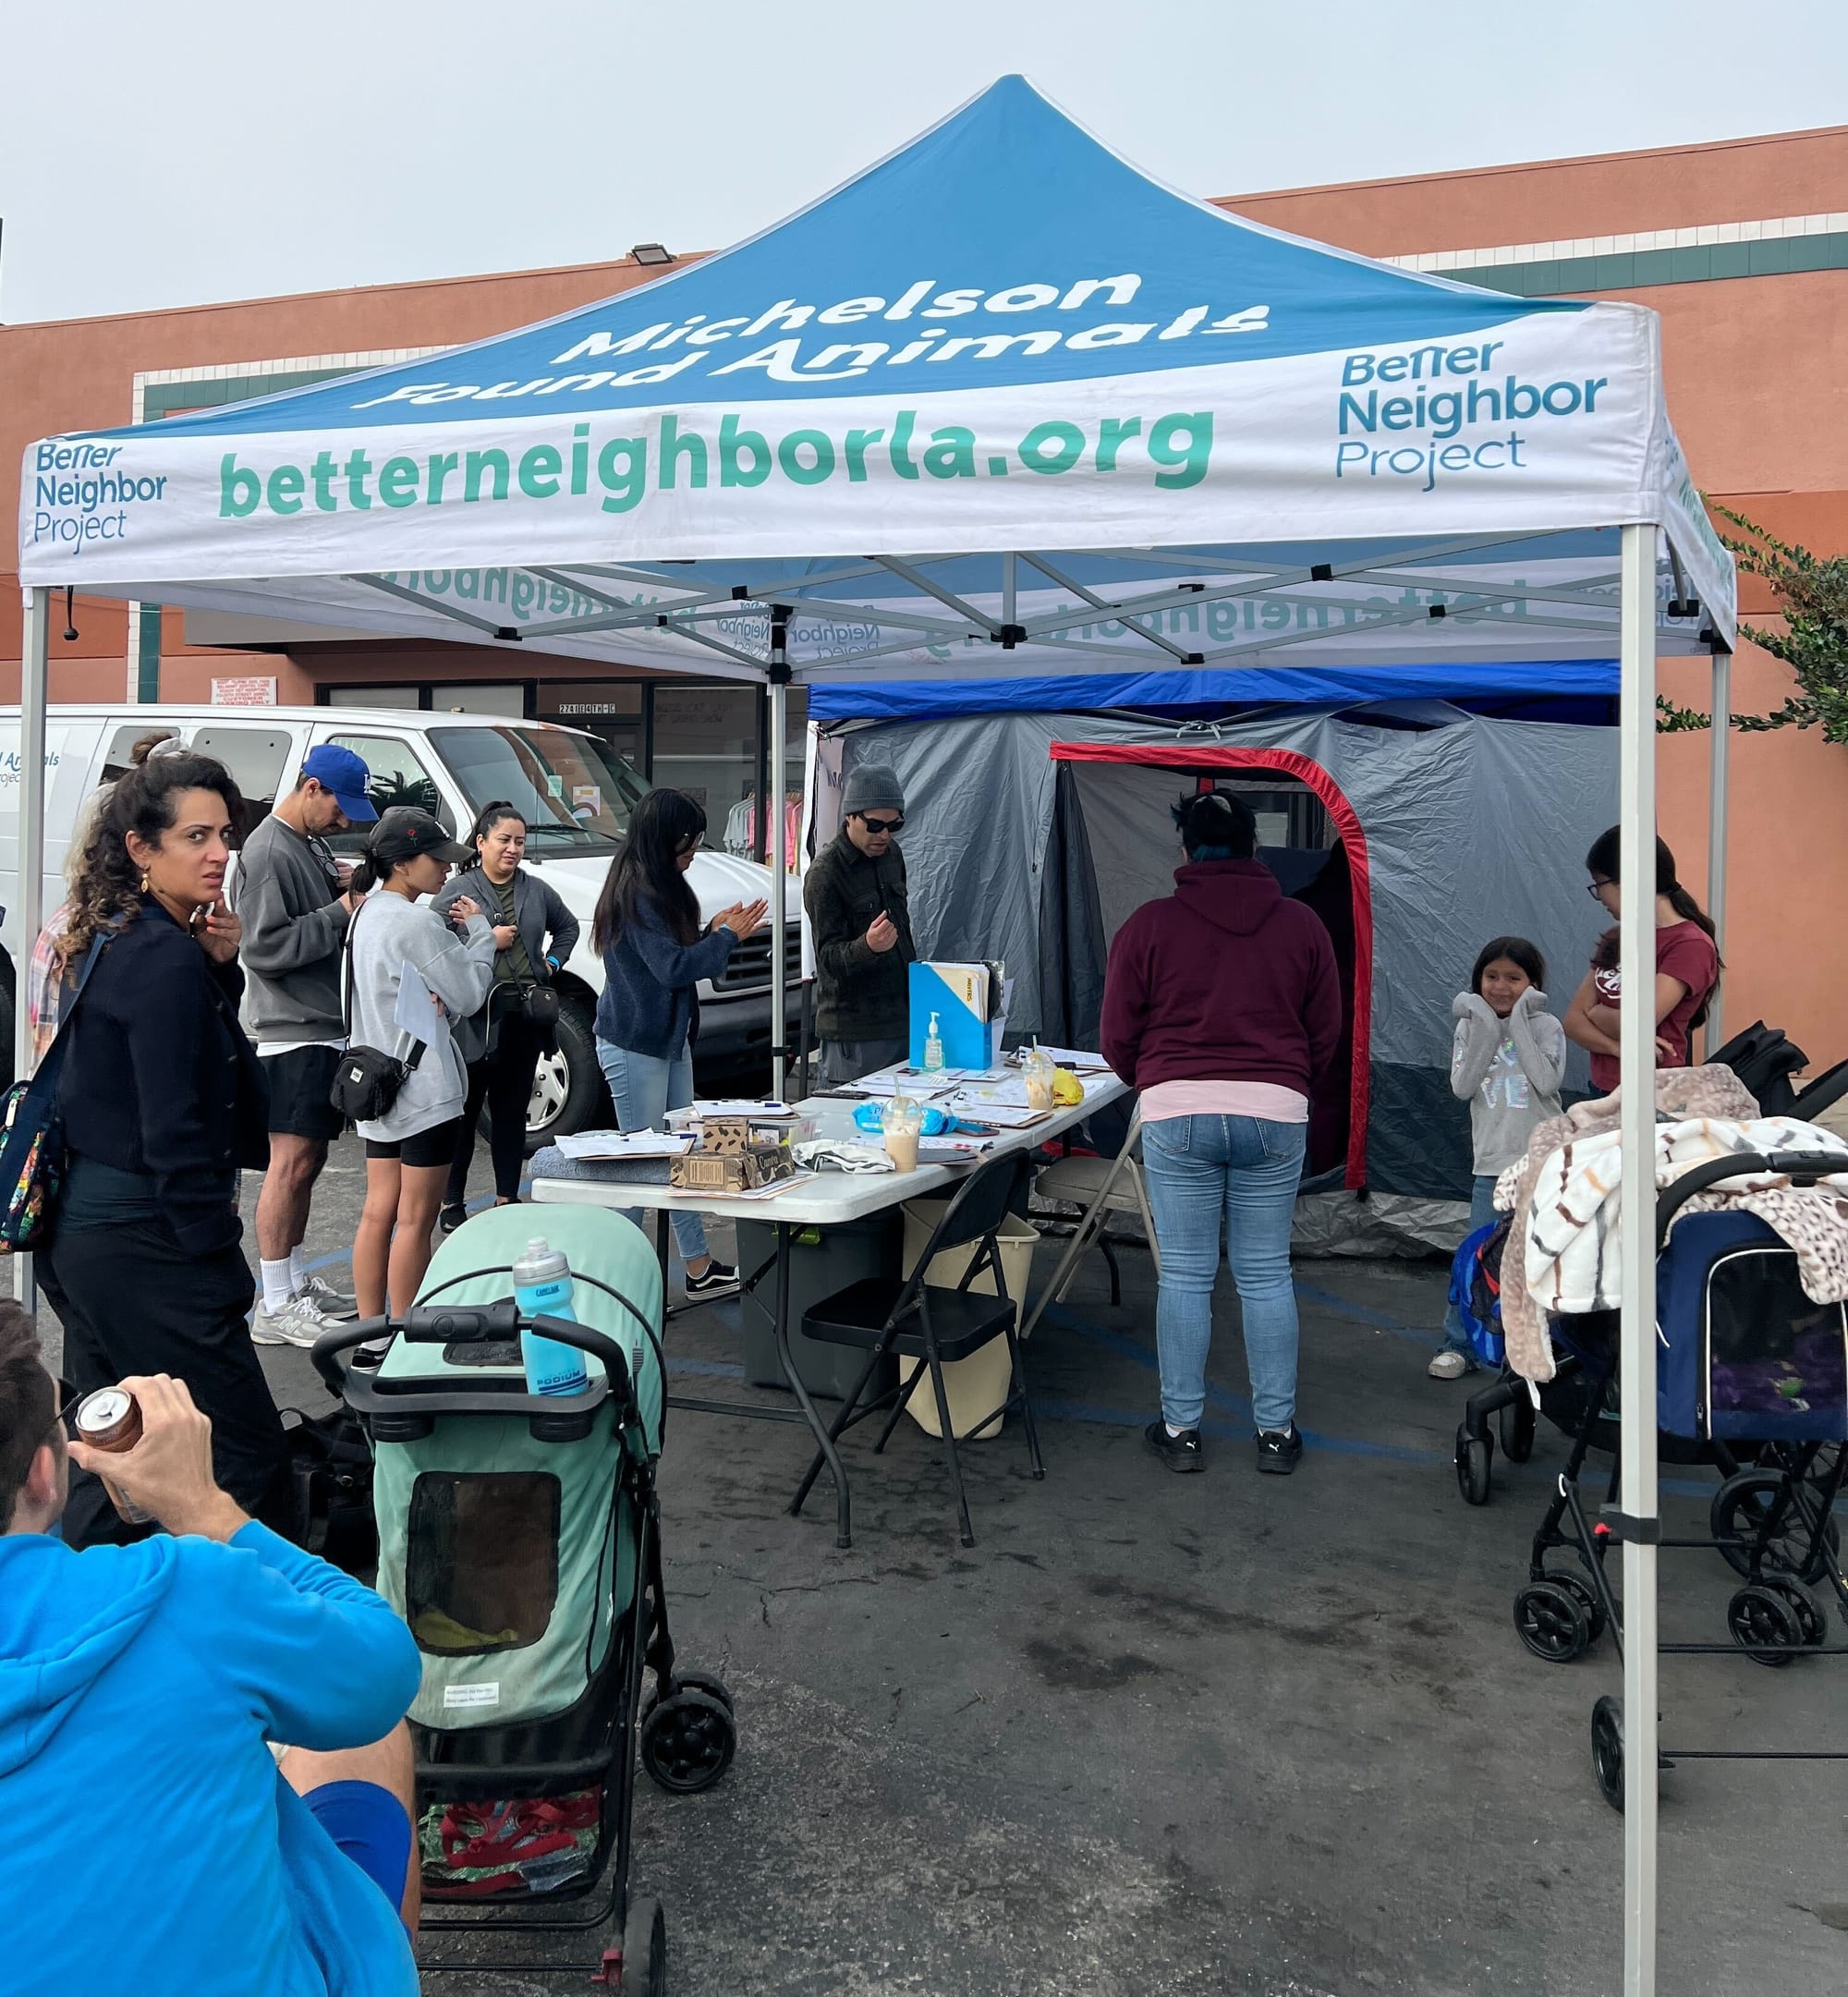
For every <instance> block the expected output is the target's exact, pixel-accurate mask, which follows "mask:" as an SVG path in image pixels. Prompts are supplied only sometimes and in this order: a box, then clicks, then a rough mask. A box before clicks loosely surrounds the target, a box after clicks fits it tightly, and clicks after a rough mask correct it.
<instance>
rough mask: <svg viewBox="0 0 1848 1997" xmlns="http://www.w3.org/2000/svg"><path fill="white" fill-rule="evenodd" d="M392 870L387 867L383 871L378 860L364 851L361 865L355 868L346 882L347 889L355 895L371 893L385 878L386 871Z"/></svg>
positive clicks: (360, 860) (360, 858) (360, 859)
mask: <svg viewBox="0 0 1848 1997" xmlns="http://www.w3.org/2000/svg"><path fill="white" fill-rule="evenodd" d="M390 871H391V870H390V869H389V868H386V869H385V870H384V872H381V871H380V870H379V863H378V861H377V860H375V859H374V858H372V856H371V854H370V853H362V854H361V855H360V856H359V865H358V866H357V867H355V868H354V870H353V873H352V877H351V879H349V880H348V882H347V883H346V887H347V891H348V892H349V893H350V894H354V895H370V894H371V892H372V890H373V889H374V888H375V887H377V886H378V884H379V883H380V882H381V881H383V879H384V878H385V873H389V872H390Z"/></svg>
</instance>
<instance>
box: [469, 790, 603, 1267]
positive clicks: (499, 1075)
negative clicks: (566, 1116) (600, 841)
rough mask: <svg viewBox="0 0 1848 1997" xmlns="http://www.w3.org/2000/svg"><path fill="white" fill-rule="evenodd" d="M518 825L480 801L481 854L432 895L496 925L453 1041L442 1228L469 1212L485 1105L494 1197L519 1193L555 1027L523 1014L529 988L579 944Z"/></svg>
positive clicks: (501, 809)
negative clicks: (458, 1113) (477, 991)
mask: <svg viewBox="0 0 1848 1997" xmlns="http://www.w3.org/2000/svg"><path fill="white" fill-rule="evenodd" d="M526 829H527V828H526V820H525V819H524V818H522V817H521V816H520V814H519V811H518V810H517V809H516V807H515V806H513V805H511V804H509V803H508V802H507V801H506V800H505V798H503V799H500V800H498V801H497V802H495V803H493V804H491V805H489V806H487V808H486V809H485V810H483V811H482V813H481V815H480V818H478V819H477V820H476V821H475V829H474V831H473V833H472V834H470V835H469V837H470V843H471V844H472V845H473V846H474V848H475V851H476V853H477V854H478V855H479V856H480V857H479V858H478V859H477V861H476V864H475V865H474V866H473V867H471V868H469V869H468V871H467V872H466V873H462V874H458V875H457V876H456V879H455V880H453V881H451V882H450V883H449V884H448V885H447V886H446V887H445V888H444V890H443V892H442V893H441V894H440V895H438V896H437V897H436V902H435V907H436V911H437V913H438V914H439V915H442V914H445V913H446V912H447V909H448V906H449V904H450V903H451V902H452V901H455V900H456V899H457V897H458V896H461V895H467V896H468V898H469V899H470V900H472V901H474V902H476V903H478V904H479V905H480V908H481V910H482V912H483V913H484V914H485V915H486V916H487V918H488V919H489V921H490V922H492V924H493V925H494V943H495V946H496V947H495V951H494V981H493V983H492V986H491V987H490V988H489V991H488V1000H487V1004H486V1005H483V1006H482V1008H481V1010H480V1012H478V1013H474V1014H471V1015H470V1016H469V1017H468V1018H467V1019H463V1020H458V1021H457V1022H456V1044H457V1045H458V1047H459V1048H460V1050H461V1053H462V1057H463V1059H464V1060H465V1061H467V1063H468V1102H467V1104H466V1106H465V1107H464V1109H463V1112H462V1121H461V1123H460V1125H459V1126H457V1132H456V1156H455V1158H454V1160H453V1162H452V1163H451V1164H450V1167H449V1184H448V1187H447V1188H446V1189H445V1191H444V1201H443V1215H442V1221H441V1225H442V1228H443V1231H444V1233H445V1234H448V1233H450V1232H451V1231H452V1230H453V1229H455V1228H457V1227H459V1226H461V1224H462V1222H463V1220H464V1218H465V1217H466V1215H467V1212H468V1206H467V1201H468V1167H469V1165H470V1163H472V1162H473V1160H474V1156H475V1132H476V1129H477V1127H478V1126H479V1125H480V1118H481V1110H482V1107H483V1105H484V1104H485V1105H486V1108H487V1111H488V1151H489V1154H490V1155H491V1156H492V1160H493V1164H494V1203H495V1204H496V1205H497V1206H506V1205H507V1204H509V1203H510V1202H511V1201H512V1200H514V1199H517V1197H518V1194H519V1180H520V1167H521V1165H522V1164H523V1163H525V1159H526V1131H527V1113H528V1108H529V1104H530V1102H531V1101H532V1081H533V1076H534V1075H535V1073H536V1072H537V1071H538V1068H539V1062H540V1057H541V1054H549V1053H553V1051H554V1048H555V1046H556V1041H555V1039H554V1036H553V1029H551V1028H550V1027H546V1026H542V1025H536V1024H535V1023H534V1022H533V1021H532V1020H530V1019H529V1017H527V1014H528V1005H527V995H528V993H529V992H531V991H533V990H534V988H535V987H537V986H541V985H548V984H550V983H551V982H552V979H553V973H554V972H555V971H556V970H557V968H558V967H559V966H560V965H561V964H563V963H564V962H565V959H566V958H567V957H568V956H570V955H571V952H572V949H573V947H574V946H575V945H576V944H577V917H576V916H575V915H573V914H572V913H571V911H570V909H568V908H567V907H565V904H564V903H563V902H562V901H561V900H560V899H559V898H558V896H557V895H555V894H554V893H553V890H552V889H551V888H550V887H548V886H547V885H546V884H545V883H544V882H543V881H541V880H540V879H538V878H537V876H535V875H533V874H530V873H529V872H528V871H526V869H525V868H524V867H522V866H521V865H520V862H521V860H522V859H524V858H525V857H526Z"/></svg>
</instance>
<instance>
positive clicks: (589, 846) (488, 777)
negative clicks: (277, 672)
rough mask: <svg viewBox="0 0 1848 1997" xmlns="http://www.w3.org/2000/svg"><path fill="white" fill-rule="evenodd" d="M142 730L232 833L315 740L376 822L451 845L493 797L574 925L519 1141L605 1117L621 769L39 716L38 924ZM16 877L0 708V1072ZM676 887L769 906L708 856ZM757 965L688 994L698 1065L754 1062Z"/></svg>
mask: <svg viewBox="0 0 1848 1997" xmlns="http://www.w3.org/2000/svg"><path fill="white" fill-rule="evenodd" d="M157 728H165V729H172V730H173V731H175V732H176V734H178V735H179V736H180V737H182V738H183V739H184V740H185V741H186V742H187V744H188V747H190V748H192V749H198V750H200V751H201V753H202V754H205V755H209V756H215V757H217V759H218V760H219V761H221V762H222V763H224V765H225V768H226V769H227V770H229V771H230V773H231V774H232V776H233V777H234V778H235V779H236V781H237V786H238V788H239V789H240V790H241V791H242V792H243V794H244V798H245V799H246V802H247V805H248V807H249V817H248V820H247V823H246V826H245V828H244V829H246V830H248V829H249V825H253V824H255V823H256V822H257V820H258V819H259V818H261V817H262V816H263V815H264V814H265V813H266V812H267V811H268V810H269V809H270V807H271V805H272V804H273V803H274V801H275V799H276V798H278V797H280V796H282V795H284V794H285V793H286V792H287V791H288V790H290V789H292V788H293V787H294V785H295V780H296V773H297V772H298V769H299V768H300V765H301V760H302V758H303V757H304V756H306V755H307V754H308V752H309V750H310V749H312V748H313V747H314V746H315V745H316V744H318V743H321V742H337V743H339V744H340V746H341V747H342V748H343V749H351V750H353V752H354V753H355V754H356V755H358V756H359V757H361V758H362V759H363V760H364V761H365V764H366V767H367V768H368V769H369V770H370V771H371V773H372V781H371V795H372V799H373V802H374V803H375V804H376V805H377V806H378V808H379V810H382V811H383V810H387V809H388V808H389V807H391V806H392V805H395V804H415V805H421V806H423V807H424V808H425V809H426V810H432V811H434V812H435V814H436V816H437V817H438V818H439V819H440V820H441V821H442V822H443V823H444V826H445V827H446V828H448V829H449V830H450V831H452V832H454V833H456V835H457V836H460V837H466V836H467V834H468V828H469V827H470V826H471V825H472V824H473V822H474V821H475V818H476V815H477V814H478V813H479V812H480V809H481V807H482V806H483V805H485V804H488V803H490V802H492V800H493V799H495V798H510V799H511V800H512V801H513V803H514V804H515V805H517V807H518V808H519V810H521V811H523V812H524V813H525V814H526V816H527V819H528V822H529V826H530V828H531V829H530V832H529V836H528V839H527V853H526V857H527V864H528V865H529V866H530V867H532V868H534V869H535V870H537V871H539V872H541V873H542V874H543V875H544V877H545V879H546V881H547V882H548V883H550V884H551V885H552V886H553V888H555V889H556V890H557V892H558V895H559V897H560V899H561V900H563V901H564V902H565V905H566V906H567V907H569V908H570V909H571V911H572V913H573V914H574V915H576V916H577V919H578V920H579V922H580V923H581V924H582V925H583V926H582V929H581V931H580V932H579V934H578V939H577V948H576V949H575V950H574V951H573V952H572V954H571V958H570V961H569V962H568V963H567V964H566V965H565V968H564V969H563V971H562V972H561V973H560V977H559V992H560V996H561V998H562V999H563V1001H564V1004H563V1006H562V1009H561V1015H560V1020H559V1034H558V1053H557V1054H556V1055H555V1056H553V1058H552V1059H551V1060H550V1061H542V1062H541V1064H540V1069H539V1075H538V1078H537V1079H536V1081H535V1083H534V1085H533V1099H532V1112H531V1118H530V1127H531V1131H532V1134H533V1136H534V1137H539V1136H541V1135H543V1136H548V1137H550V1136H557V1135H560V1134H562V1133H565V1132H568V1131H573V1130H577V1129H581V1128H583V1127H584V1126H586V1125H590V1124H593V1123H595V1122H596V1121H597V1120H598V1119H599V1117H600V1116H601V1115H602V1114H605V1113H604V1111H603V1108H602V1105H603V1103H604V1102H605V1100H606V1099H605V1097H604V1093H603V1079H602V1074H601V1072H600V1071H599V1069H598V1066H597V1051H596V1041H595V1035H594V1031H593V1029H592V1023H591V1022H592V1019H593V1017H594V1015H595V1013H596V1009H597V997H598V994H599V993H600V992H602V989H603V971H602V964H601V963H600V962H599V961H598V959H597V957H596V956H595V955H594V953H593V952H592V951H591V948H590V912H591V910H592V908H593V907H595V905H596V900H597V894H598V891H599V889H601V888H602V884H603V876H604V874H605V872H606V871H607V870H608V867H609V862H610V856H611V854H612V853H614V851H615V849H616V845H617V842H618V841H619V840H620V839H621V838H622V836H623V834H624V833H625V831H626V828H627V824H628V813H629V809H630V807H631V806H632V805H633V804H634V803H635V801H636V799H637V798H639V797H640V796H641V795H642V794H643V792H644V791H646V790H647V789H648V787H649V786H648V785H647V783H646V782H645V781H644V780H643V779H642V778H641V777H639V776H638V775H637V773H635V771H633V770H632V769H631V768H630V767H629V766H628V764H627V763H626V762H624V761H620V760H619V759H618V758H617V757H615V756H614V755H613V754H612V752H611V751H610V750H609V749H607V748H605V746H604V745H603V744H602V742H601V741H599V740H598V738H597V737H595V736H591V735H585V734H582V733H580V732H579V731H578V730H577V729H575V728H560V727H556V726H554V725H553V724H552V723H550V722H541V721H513V720H509V719H505V718H502V717H499V716H495V715H491V714H439V713H428V712H419V711H415V710H398V709H392V708H370V707H368V708H337V707H249V708H237V707H203V708H187V707H180V706H168V705H159V706H142V707H137V706H131V705H126V704H125V705H122V706H116V707H105V706H94V707H91V706H81V707H79V706H70V707H63V706H57V707H54V708H52V710H51V711H50V714H49V716H48V719H47V727H46V737H45V883H44V897H45V899H44V907H45V910H46V913H47V914H49V913H50V912H51V910H53V909H54V908H55V907H57V906H58V904H59V903H60V902H61V901H62V900H63V899H64V892H65V890H64V864H65V856H66V853H67V850H68V848H69V845H70V836H71V831H72V827H73V826H74V824H75V822H76V819H77V813H78V810H79V807H80V806H81V804H82V802H83V800H84V799H85V798H87V797H88V796H89V795H90V793H91V791H92V790H94V789H95V787H96V786H97V785H99V784H101V783H103V782H104V781H105V780H106V779H108V778H111V777H115V776H119V775H120V774H121V773H122V771H123V770H124V769H125V768H126V767H127V766H128V755H129V751H130V749H132V748H133V746H134V744H135V743H136V742H137V741H139V740H140V737H142V736H144V735H147V734H149V733H150V732H152V730H154V729H157ZM363 837H364V834H362V833H361V832H359V831H354V832H351V833H346V834H342V835H341V836H339V837H338V838H335V839H334V840H333V841H332V842H331V843H332V844H333V845H334V846H335V847H336V848H337V849H338V850H340V851H343V852H346V853H347V854H357V853H358V851H359V846H360V845H361V844H362V842H363ZM18 869H19V710H18V707H10V708H5V707H0V905H4V907H5V908H6V916H5V919H4V921H0V951H4V957H5V961H4V964H0V988H3V989H0V1004H4V1007H5V1015H6V1017H5V1019H4V1021H0V1025H4V1035H0V1049H4V1057H0V1058H4V1060H5V1062H6V1065H8V1066H10V1064H11V1059H12V1048H13V1023H12V1009H13V1005H12V1002H13V995H14V993H15V992H17V990H18V972H19V971H20V970H22V969H23V968H24V966H25V964H26V961H27V959H28V958H29V956H30V954H31V947H32V941H33V939H32V938H31V937H30V936H21V935H20V934H19V932H18V913H17V911H18V903H19V895H18ZM688 879H689V881H690V882H691V883H692V887H693V892H694V893H695V894H696V895H698V896H699V907H700V912H701V913H702V914H703V915H704V916H705V917H707V918H708V919H710V918H711V917H712V916H714V915H716V914H717V913H718V912H719V910H720V909H721V908H724V907H730V906H731V905H732V904H733V903H734V902H748V901H755V900H758V899H759V898H760V897H765V898H767V897H768V896H769V895H770V894H771V893H772V884H771V875H770V873H769V872H768V871H767V870H765V869H764V868H762V867H759V866H755V865H753V864H752V863H751V862H749V861H748V860H742V859H737V858H733V857H732V856H731V855H730V854H727V853H724V852H722V851H713V850H711V849H708V850H705V851H702V852H701V853H700V854H699V858H697V859H695V861H694V862H693V868H692V871H691V873H690V874H689V875H688ZM785 892H786V895H787V897H788V898H787V903H786V906H787V907H788V911H789V931H788V946H787V957H788V979H789V987H788V989H789V992H790V994H791V1008H790V1017H791V1018H792V1020H793V1019H794V1017H796V999H797V997H798V995H799V987H800V980H801V957H802V944H801V923H802V895H801V889H800V887H799V885H798V884H797V883H796V882H795V881H794V880H793V879H790V880H787V881H786V885H785ZM770 963H771V959H770V931H769V928H768V927H767V926H766V927H765V928H764V929H762V930H760V932H758V933H757V934H756V935H755V936H752V937H750V938H748V940H747V941H746V942H744V943H743V944H740V945H739V946H738V948H737V949H736V951H735V952H734V953H733V955H732V961H731V963H730V964H729V965H728V966H727V967H726V969H725V974H724V976H723V978H722V979H720V980H716V981H715V982H712V983H708V984H702V985H701V986H700V987H699V1053H700V1057H701V1060H702V1062H705V1061H712V1060H726V1059H730V1058H732V1057H736V1056H744V1055H748V1054H750V1053H761V1052H767V1051H768V1049H769V1046H770Z"/></svg>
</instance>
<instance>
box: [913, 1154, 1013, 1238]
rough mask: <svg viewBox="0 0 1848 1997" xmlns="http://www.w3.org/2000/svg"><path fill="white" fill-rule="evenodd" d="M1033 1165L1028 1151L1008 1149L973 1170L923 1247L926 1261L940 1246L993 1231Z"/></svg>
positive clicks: (986, 1234) (1005, 1216) (987, 1234)
mask: <svg viewBox="0 0 1848 1997" xmlns="http://www.w3.org/2000/svg"><path fill="white" fill-rule="evenodd" d="M1032 1169H1033V1165H1032V1160H1031V1159H1030V1158H1029V1157H1028V1156H1027V1153H1026V1152H1025V1151H1009V1152H1007V1153H1006V1154H1005V1155H1004V1156H1003V1157H1000V1158H992V1159H991V1160H990V1161H989V1163H987V1164H985V1165H982V1166H981V1167H979V1169H978V1170H977V1171H975V1172H973V1173H971V1174H970V1175H969V1176H968V1177H967V1179H966V1180H965V1181H964V1182H963V1184H962V1186H961V1187H958V1189H957V1192H956V1196H955V1198H954V1199H952V1200H951V1201H950V1204H949V1206H948V1207H947V1208H945V1210H944V1212H943V1217H942V1220H940V1221H939V1222H938V1223H937V1225H936V1229H935V1231H934V1232H933V1233H932V1235H931V1236H930V1245H929V1246H928V1247H927V1248H925V1250H924V1256H923V1260H924V1263H925V1264H927V1265H928V1264H929V1263H930V1260H931V1259H932V1258H933V1257H934V1256H935V1255H936V1254H937V1253H938V1252H939V1251H940V1250H941V1249H943V1248H962V1247H963V1246H964V1245H965V1244H966V1243H967V1242H970V1241H981V1240H984V1239H986V1238H987V1236H990V1235H991V1234H993V1233H994V1231H995V1230H996V1228H998V1227H999V1226H1000V1225H1001V1224H1002V1222H1003V1221H1004V1220H1005V1219H1006V1218H1007V1214H1008V1211H1009V1209H1010V1208H1011V1207H1012V1206H1013V1204H1014V1201H1015V1198H1016V1197H1017V1196H1018V1194H1019V1192H1020V1189H1021V1187H1022V1185H1023V1184H1024V1183H1025V1181H1026V1178H1027V1174H1028V1173H1029V1172H1031V1170H1032Z"/></svg>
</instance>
